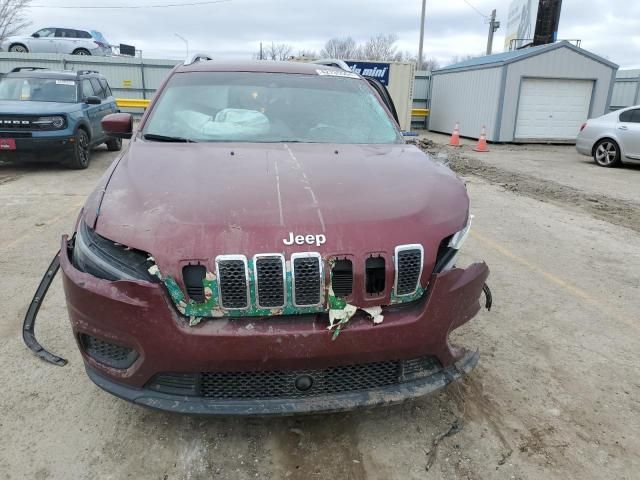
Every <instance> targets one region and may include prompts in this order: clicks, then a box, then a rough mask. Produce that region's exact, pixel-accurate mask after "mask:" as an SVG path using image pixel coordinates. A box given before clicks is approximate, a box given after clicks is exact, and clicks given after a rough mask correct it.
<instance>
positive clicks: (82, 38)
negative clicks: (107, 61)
mask: <svg viewBox="0 0 640 480" xmlns="http://www.w3.org/2000/svg"><path fill="white" fill-rule="evenodd" d="M0 52H16V53H28V52H32V53H66V54H72V55H102V56H105V55H111V53H112V51H111V46H110V45H109V43H108V42H107V41H106V40H105V38H104V37H103V36H102V34H101V33H100V32H96V31H95V30H91V31H86V30H75V29H72V28H52V27H48V28H42V29H40V30H38V31H37V32H35V33H34V34H32V35H31V36H28V37H20V36H16V37H7V38H5V39H4V40H2V42H0Z"/></svg>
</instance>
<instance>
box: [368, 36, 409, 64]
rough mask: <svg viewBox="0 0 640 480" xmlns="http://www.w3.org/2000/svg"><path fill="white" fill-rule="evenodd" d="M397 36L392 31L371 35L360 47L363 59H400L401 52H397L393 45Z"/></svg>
mask: <svg viewBox="0 0 640 480" xmlns="http://www.w3.org/2000/svg"><path fill="white" fill-rule="evenodd" d="M397 41H398V36H397V35H396V34H394V33H388V34H384V33H379V34H378V35H376V36H375V37H371V38H370V39H369V40H368V41H367V43H365V44H364V46H363V47H362V49H361V56H362V59H363V60H381V61H394V60H396V61H398V60H401V59H402V53H399V52H397V47H396V46H395V44H396V42H397Z"/></svg>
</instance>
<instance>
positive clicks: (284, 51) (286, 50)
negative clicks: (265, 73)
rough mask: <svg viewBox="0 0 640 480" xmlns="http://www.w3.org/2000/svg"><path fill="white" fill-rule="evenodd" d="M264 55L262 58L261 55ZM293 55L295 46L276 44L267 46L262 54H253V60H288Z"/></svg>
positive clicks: (272, 43)
mask: <svg viewBox="0 0 640 480" xmlns="http://www.w3.org/2000/svg"><path fill="white" fill-rule="evenodd" d="M261 53H262V56H260V54H261ZM292 55H293V46H291V45H289V44H287V43H274V42H271V45H267V46H265V47H264V48H263V49H262V52H257V53H254V54H253V58H254V59H256V60H279V61H283V60H288V59H289V58H291V56H292Z"/></svg>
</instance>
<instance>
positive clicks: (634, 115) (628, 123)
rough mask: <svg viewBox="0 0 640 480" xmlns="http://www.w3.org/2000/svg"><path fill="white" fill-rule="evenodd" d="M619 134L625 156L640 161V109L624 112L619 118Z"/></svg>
mask: <svg viewBox="0 0 640 480" xmlns="http://www.w3.org/2000/svg"><path fill="white" fill-rule="evenodd" d="M618 120H619V121H618V125H617V133H618V138H619V139H620V142H621V143H622V145H621V148H622V151H623V152H624V154H625V156H627V157H629V158H632V159H634V160H640V108H634V109H632V110H627V111H625V112H622V113H621V114H620V116H619V117H618Z"/></svg>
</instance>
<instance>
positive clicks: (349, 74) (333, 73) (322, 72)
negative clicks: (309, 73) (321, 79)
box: [316, 70, 360, 78]
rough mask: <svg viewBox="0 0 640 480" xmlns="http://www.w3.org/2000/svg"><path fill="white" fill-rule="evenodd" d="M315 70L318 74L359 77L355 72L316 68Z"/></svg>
mask: <svg viewBox="0 0 640 480" xmlns="http://www.w3.org/2000/svg"><path fill="white" fill-rule="evenodd" d="M316 72H317V73H318V75H324V76H328V77H346V78H360V77H359V76H358V74H357V73H353V72H345V71H344V70H316Z"/></svg>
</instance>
